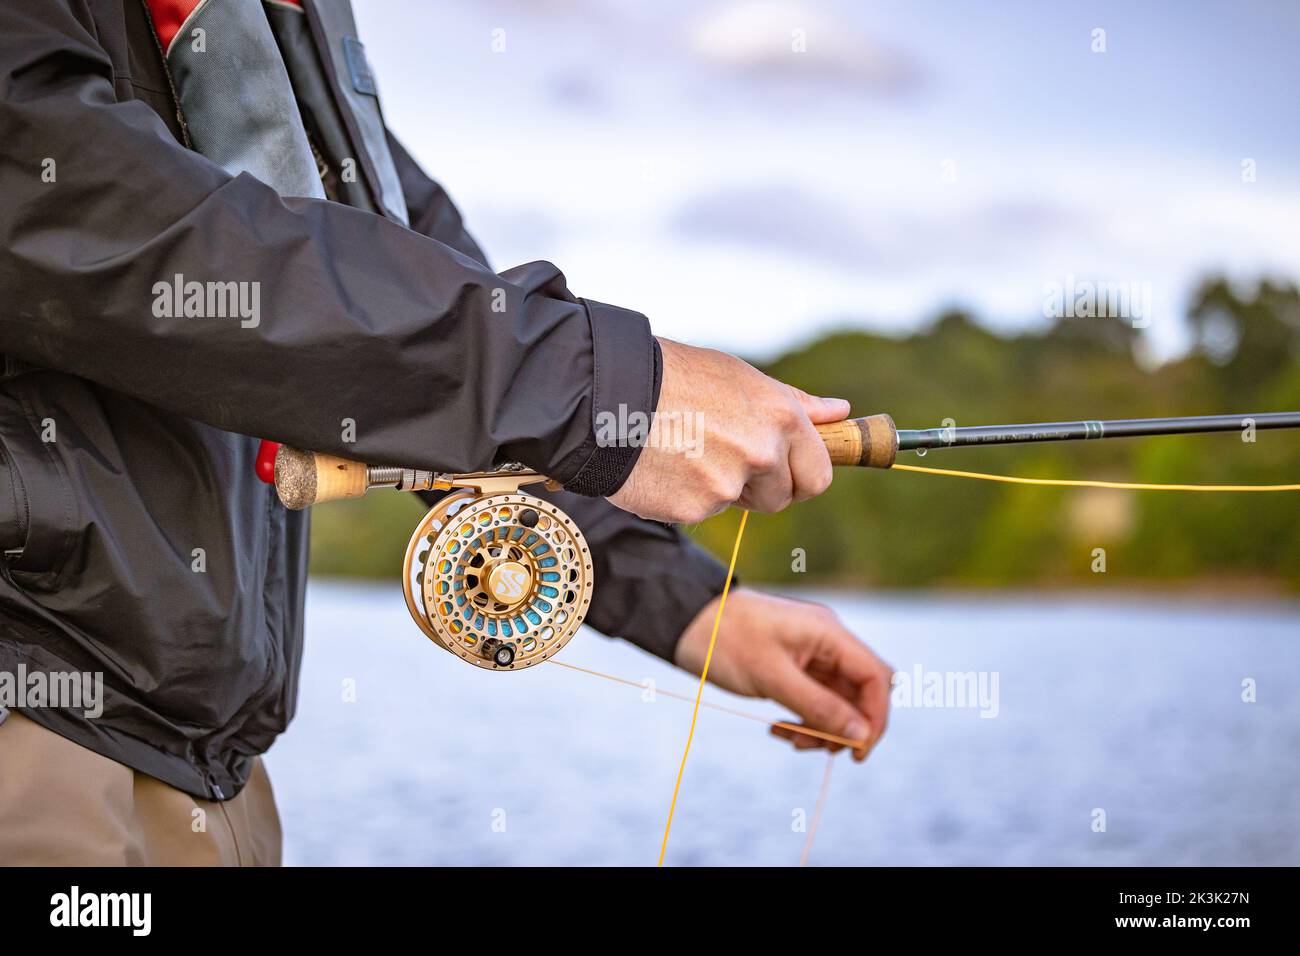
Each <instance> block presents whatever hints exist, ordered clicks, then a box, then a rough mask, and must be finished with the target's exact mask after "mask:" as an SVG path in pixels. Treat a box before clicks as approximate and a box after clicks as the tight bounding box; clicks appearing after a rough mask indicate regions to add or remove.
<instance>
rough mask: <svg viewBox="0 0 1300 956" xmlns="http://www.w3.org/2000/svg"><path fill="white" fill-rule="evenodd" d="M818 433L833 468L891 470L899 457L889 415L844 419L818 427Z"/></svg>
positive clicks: (892, 424) (895, 429)
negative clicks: (851, 467)
mask: <svg viewBox="0 0 1300 956" xmlns="http://www.w3.org/2000/svg"><path fill="white" fill-rule="evenodd" d="M817 431H818V432H819V433H820V434H821V436H822V441H824V442H825V443H826V450H827V451H828V452H830V454H831V464H832V465H849V466H853V467H862V468H891V467H893V464H894V456H895V455H896V454H898V429H897V428H895V427H894V420H893V419H892V418H890V417H889V416H888V415H868V416H867V417H866V418H847V419H845V420H844V421H842V422H832V423H831V424H829V425H818V426H817Z"/></svg>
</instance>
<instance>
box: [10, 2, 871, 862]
mask: <svg viewBox="0 0 1300 956" xmlns="http://www.w3.org/2000/svg"><path fill="white" fill-rule="evenodd" d="M575 161H580V160H579V159H576V158H575ZM0 197H2V198H0V354H3V357H4V367H3V378H2V379H0V461H2V464H0V539H2V540H0V544H2V545H3V549H4V555H5V560H4V574H3V578H2V579H0V673H3V672H6V671H7V672H10V673H16V672H19V671H22V672H25V673H41V674H46V675H66V674H93V675H96V678H97V679H98V675H102V685H103V686H102V700H101V701H99V702H98V704H97V706H96V707H95V708H93V710H92V709H87V708H84V707H74V706H70V705H69V704H68V703H67V702H66V701H62V702H60V701H52V702H48V703H47V704H46V705H44V706H40V705H33V704H31V703H30V702H29V703H28V704H27V705H26V706H25V707H22V708H20V709H12V710H10V711H8V713H7V717H6V719H5V720H4V722H3V723H0V768H2V770H0V862H4V863H96V864H121V863H178V862H180V863H190V862H199V863H202V862H212V863H275V862H278V859H279V842H280V841H279V828H278V820H277V818H276V813H275V806H274V801H273V800H272V797H271V792H270V787H269V782H268V781H267V779H266V773H265V770H264V769H263V768H262V766H261V762H260V760H259V759H258V755H259V754H261V753H263V752H265V751H266V749H267V748H268V747H269V746H270V745H271V743H272V742H273V741H274V739H275V737H276V735H277V734H279V733H280V732H281V731H282V730H283V729H284V728H285V727H286V726H287V724H288V722H289V720H290V718H291V717H292V715H293V710H294V703H295V694H296V689H297V674H298V667H299V661H300V656H301V651H302V626H303V622H302V612H303V592H304V586H305V576H306V554H307V550H306V549H307V518H306V516H304V515H302V514H297V513H289V512H287V511H285V509H283V508H282V507H281V506H280V505H279V504H278V503H277V501H276V500H275V497H274V493H273V492H272V491H271V489H270V488H269V487H267V486H266V485H264V484H262V483H260V482H259V481H258V480H257V479H256V477H255V475H254V468H253V464H254V457H255V455H256V449H257V440H256V437H249V436H257V437H264V438H268V439H274V440H279V441H285V442H289V443H292V444H293V445H296V446H298V447H302V448H309V449H312V450H315V451H321V452H328V453H332V454H337V455H343V456H346V457H350V458H360V459H364V460H366V461H369V462H372V463H378V464H402V465H409V466H414V467H420V468H430V469H435V470H439V471H471V470H476V469H482V468H486V467H490V466H491V465H492V464H493V463H494V462H498V461H519V462H523V463H525V464H527V465H529V466H531V467H533V468H535V469H537V470H538V471H540V472H543V473H545V474H547V475H549V476H551V477H552V478H554V479H556V480H557V481H559V482H560V483H561V484H563V486H564V487H565V489H566V490H565V491H564V492H561V493H558V494H557V496H556V498H557V500H558V501H559V502H560V503H561V504H562V506H563V507H564V508H565V509H566V510H567V511H569V512H570V513H571V514H572V515H573V517H574V518H575V520H576V521H577V522H578V524H579V525H580V526H581V527H582V528H583V530H584V532H585V533H586V535H587V537H588V539H589V541H590V543H591V545H592V550H593V554H594V557H595V560H596V563H597V568H596V578H597V580H598V581H599V586H598V588H597V590H596V594H595V598H594V600H593V603H592V606H591V610H590V614H589V618H588V619H589V621H590V623H591V624H592V625H593V626H594V627H596V628H597V629H598V630H601V631H603V632H605V633H607V634H612V635H618V636H622V637H625V638H627V639H628V640H631V641H633V642H634V643H636V644H638V645H639V646H641V647H643V648H645V649H647V650H649V651H651V652H653V653H656V654H658V655H660V656H662V657H665V658H667V659H669V660H673V661H675V662H676V663H677V664H679V665H680V666H682V667H684V668H686V669H688V670H692V671H695V672H697V673H698V671H699V669H700V668H701V667H702V664H703V658H704V654H705V651H706V648H707V645H708V639H709V631H710V626H711V623H712V618H713V614H714V611H715V610H716V602H717V600H718V595H719V592H720V591H721V589H722V583H723V579H724V573H723V570H722V569H721V567H720V566H719V565H718V564H717V562H715V561H714V560H713V559H711V558H708V557H707V556H705V555H704V554H703V553H702V552H700V551H699V550H698V549H696V548H695V547H694V546H693V545H692V544H690V543H689V541H688V540H687V539H686V538H685V537H684V536H683V535H682V534H681V533H680V532H679V531H677V530H676V529H673V528H670V527H668V526H666V525H664V524H660V523H658V522H680V521H686V522H691V521H698V520H700V519H701V518H703V517H705V516H707V515H709V514H712V513H715V512H717V511H719V510H721V509H722V508H725V507H727V506H729V505H731V504H740V505H742V506H744V507H747V508H753V509H756V510H760V511H775V510H779V509H781V508H783V507H785V506H786V505H787V504H789V503H791V502H792V501H797V500H800V499H803V498H807V497H809V496H812V495H815V494H818V493H820V492H821V491H823V490H824V489H825V488H826V486H827V485H828V484H829V482H830V464H829V461H828V459H827V455H826V452H825V450H824V448H823V446H822V445H821V443H820V441H819V440H818V438H817V435H816V432H815V430H814V427H813V425H814V423H817V422H827V421H835V420H839V419H841V418H843V417H844V416H845V415H847V414H848V407H847V405H846V404H845V403H844V402H842V401H838V400H833V399H820V398H814V397H810V396H808V395H805V394H803V393H802V392H799V391H797V390H795V389H792V388H790V387H788V386H786V385H783V384H781V383H779V382H776V381H774V380H772V379H770V378H767V377H766V376H764V375H762V374H761V373H759V372H757V371H756V370H754V369H753V368H751V367H749V366H748V365H745V364H744V363H743V362H740V361H739V360H737V359H735V358H732V357H730V356H727V355H724V354H721V353H718V352H713V351H708V350H704V349H696V348H691V347H689V346H686V345H681V344H678V343H673V342H668V341H658V340H656V339H655V338H654V337H653V336H652V335H651V333H650V329H649V325H648V323H647V320H646V319H645V318H644V317H643V316H641V315H639V314H637V313H635V312H630V311H627V310H624V309H620V308H616V307H614V306H609V305H604V304H601V303H596V302H590V301H586V300H582V299H578V298H576V297H575V296H574V295H573V294H572V293H570V292H569V290H568V289H567V287H566V285H565V281H564V277H563V276H562V275H561V274H560V272H559V271H558V270H557V269H556V268H555V267H554V266H551V265H549V264H548V263H542V262H535V263H530V264H527V265H524V266H520V267H518V268H515V269H511V270H508V271H506V272H503V273H501V274H499V275H498V274H495V273H493V272H492V271H491V270H490V269H489V268H488V267H487V265H486V260H485V258H484V256H483V254H482V252H481V251H480V250H479V248H478V246H477V244H476V243H475V242H474V240H473V239H472V238H471V237H470V236H469V234H468V233H466V231H465V230H464V228H463V227H462V224H461V219H460V215H459V213H458V212H457V210H456V209H455V207H454V206H453V205H452V203H451V202H450V200H449V199H448V198H447V196H446V195H445V193H444V192H443V191H442V189H441V188H440V187H439V186H438V185H437V184H435V183H434V182H433V181H431V180H430V179H428V178H427V177H426V176H425V175H424V174H423V173H422V172H421V171H420V169H419V168H418V167H417V166H416V164H415V163H414V161H413V160H412V159H411V158H410V156H408V155H407V153H406V152H405V150H403V148H402V147H401V146H400V145H399V144H398V143H397V141H396V140H395V139H394V138H393V137H392V136H391V134H390V133H389V132H388V130H387V129H386V128H385V126H384V124H383V119H382V114H381V113H380V109H379V101H378V97H377V92H376V89H375V84H374V78H373V75H372V74H371V72H370V69H369V66H368V64H367V63H366V60H365V53H364V48H363V47H362V46H361V44H360V42H359V41H358V40H357V37H356V29H355V25H354V23H353V19H352V13H351V10H350V8H349V6H348V4H347V2H346V0H304V2H302V3H298V2H296V0H295V2H282V0H281V2H268V3H265V4H264V3H261V2H259V0H206V2H202V3H200V2H198V0H143V2H142V0H42V2H40V3H23V4H6V5H4V7H3V8H0ZM652 411H658V412H659V413H661V414H662V413H665V412H669V413H683V412H684V413H689V414H690V415H691V416H695V415H696V414H697V413H699V414H701V416H702V421H703V423H704V434H703V435H702V436H701V439H702V449H703V454H702V455H700V456H684V455H681V454H675V453H674V452H673V450H672V449H671V448H664V447H659V446H658V445H657V444H656V443H654V442H651V443H650V447H640V445H641V444H642V443H639V442H637V443H629V442H622V443H613V444H611V443H608V442H601V441H598V440H597V437H596V428H595V422H596V421H597V419H598V418H599V417H600V416H601V415H602V414H603V413H612V414H620V413H621V414H623V415H627V414H629V413H637V412H640V413H649V412H652ZM638 516H639V517H638ZM710 677H711V678H712V679H713V681H714V682H715V683H717V684H719V685H720V686H723V687H727V688H729V689H731V690H735V691H737V692H740V693H743V694H751V695H756V696H767V697H771V698H773V699H774V700H777V701H779V702H781V703H782V704H784V705H786V706H787V707H789V708H791V709H792V710H794V711H795V712H796V713H797V714H799V715H800V716H801V717H802V718H803V719H804V720H805V721H806V722H807V723H808V724H809V725H812V726H816V727H818V728H821V729H823V730H827V731H831V732H834V733H837V734H841V735H844V736H847V737H850V738H852V739H855V740H858V739H860V740H864V741H865V742H866V743H865V744H864V746H863V748H862V749H860V750H859V751H857V752H856V756H857V757H858V758H859V759H861V758H863V757H865V755H866V751H867V749H869V748H870V746H871V745H873V744H874V743H875V741H876V740H877V739H878V738H879V736H880V734H881V733H882V732H883V730H884V727H885V718H886V711H887V697H888V683H889V671H888V669H887V668H886V667H885V666H884V665H883V664H882V663H881V662H880V661H879V660H878V659H877V658H876V657H875V656H874V655H873V654H872V653H871V652H870V651H868V650H867V649H866V648H865V647H863V646H862V645H861V644H860V643H858V642H857V641H856V639H854V638H853V636H852V635H850V634H849V633H848V632H847V631H846V630H845V629H844V627H843V626H842V625H840V624H839V622H838V621H837V620H836V619H835V618H834V616H833V615H832V614H831V613H830V612H828V611H826V610H825V609H823V608H819V607H816V606H813V605H808V604H804V603H800V602H794V601H788V600H783V599H780V598H775V597H769V596H765V595H762V594H759V593H757V592H753V591H749V590H746V589H743V588H742V589H740V590H738V591H737V592H736V593H735V594H734V595H733V596H732V598H731V600H730V601H729V605H728V609H727V614H726V616H725V620H724V624H723V627H722V630H721V632H720V634H719V638H718V645H717V650H716V652H715V655H714V659H713V664H712V668H711V671H710ZM51 679H53V678H51ZM95 711H100V712H98V713H96V712H95ZM787 736H790V737H791V738H792V739H793V741H794V744H795V746H797V747H813V746H817V745H818V741H816V740H815V739H813V738H810V737H807V736H800V735H797V734H788V735H787ZM200 819H201V820H203V825H202V826H198V825H197V824H196V823H195V821H196V820H200Z"/></svg>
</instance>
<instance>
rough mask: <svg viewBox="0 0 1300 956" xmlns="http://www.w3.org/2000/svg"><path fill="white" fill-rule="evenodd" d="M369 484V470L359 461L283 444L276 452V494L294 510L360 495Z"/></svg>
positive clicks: (282, 502) (286, 505) (284, 503)
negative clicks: (301, 449)
mask: <svg viewBox="0 0 1300 956" xmlns="http://www.w3.org/2000/svg"><path fill="white" fill-rule="evenodd" d="M368 487H370V480H369V469H368V468H367V467H366V466H365V465H364V464H363V463H362V462H359V461H350V460H349V459H347V458H336V457H335V456H334V455H322V454H318V453H316V452H310V451H299V450H298V449H297V448H290V447H289V446H288V445H281V446H280V449H279V451H277V452H276V453H275V493H276V494H277V495H278V496H279V498H280V503H281V504H283V505H284V506H285V507H286V508H289V509H291V510H293V511H301V510H302V509H303V508H310V507H311V506H312V505H318V504H320V503H321V502H323V501H337V500H338V499H340V498H360V497H361V496H362V495H364V494H365V493H366V489H367V488H368Z"/></svg>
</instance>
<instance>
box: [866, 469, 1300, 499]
mask: <svg viewBox="0 0 1300 956" xmlns="http://www.w3.org/2000/svg"><path fill="white" fill-rule="evenodd" d="M891 470H892V471H914V472H917V473H918V474H922V475H946V476H947V477H949V478H977V479H979V480H980V481H1000V482H1003V483H1004V484H1008V485H1042V486H1045V487H1049V488H1115V489H1118V490H1121V491H1203V492H1213V491H1222V492H1238V491H1300V484H1297V485H1159V484H1149V483H1147V482H1140V481H1092V480H1088V479H1083V478H1020V477H1017V476H1016V475H990V474H986V473H984V472H982V471H954V470H953V469H951V468H923V467H921V466H920V465H900V464H898V463H897V462H895V463H894V465H893V467H892V469H891Z"/></svg>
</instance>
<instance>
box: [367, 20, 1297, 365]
mask: <svg viewBox="0 0 1300 956" xmlns="http://www.w3.org/2000/svg"><path fill="white" fill-rule="evenodd" d="M354 7H355V11H356V15H357V20H358V26H359V32H360V35H361V39H362V40H363V41H364V43H365V45H366V49H367V53H368V56H369V59H370V62H371V65H372V67H373V69H374V70H375V73H376V74H377V77H378V80H379V86H380V94H381V98H382V101H383V104H384V110H385V115H386V118H387V121H388V124H389V126H390V127H391V128H392V129H393V130H394V132H395V133H396V135H397V136H398V138H399V139H401V140H402V141H403V142H404V143H405V145H406V146H407V147H408V148H409V149H410V150H411V152H412V153H413V154H414V155H415V156H416V158H417V159H418V160H419V161H420V162H421V164H422V165H423V166H424V168H425V169H426V171H427V172H429V174H430V175H432V176H433V177H434V178H435V179H437V180H439V181H440V182H441V183H442V184H443V185H444V186H445V187H446V188H447V189H448V191H449V192H450V193H451V195H452V196H453V197H454V198H455V199H456V201H457V203H458V205H459V206H460V207H461V209H462V211H463V213H464V215H465V218H466V222H467V225H468V226H469V228H470V231H471V232H473V233H474V235H475V236H476V238H478V239H479V241H480V242H481V243H482V244H483V246H484V248H485V249H486V250H487V252H488V255H489V257H490V258H491V261H492V264H493V266H494V267H495V268H497V269H505V268H508V267H509V266H512V265H517V264H519V263H522V262H527V261H530V260H533V259H546V260H548V261H551V262H554V263H555V264H556V265H558V266H559V267H560V268H561V269H562V270H564V272H565V274H566V276H567V277H568V279H569V284H570V288H572V289H573V291H574V292H575V293H576V294H578V295H582V296H586V297H589V298H593V299H598V300H601V301H605V302H611V303H614V304H617V305H621V306H625V307H628V308H633V309H637V310H638V311H641V312H644V313H646V314H647V315H648V316H649V317H650V320H651V323H652V325H653V327H654V329H655V331H656V333H658V334H661V335H666V336H669V337H671V338H676V339H680V340H682V341H687V342H691V343H693V344H698V345H708V346H713V347H719V348H725V349H727V350H729V351H733V352H737V353H739V354H742V355H744V356H746V357H749V358H753V359H759V360H763V359H768V358H772V357H774V356H776V355H778V354H780V353H781V352H782V351H785V350H788V349H790V348H794V347H797V346H798V345H800V344H801V343H803V342H806V341H808V340H810V339H812V338H814V337H816V336H817V335H818V334H821V333H824V332H826V331H829V330H832V329H841V328H845V327H853V328H867V329H873V330H883V331H890V332H903V331H907V330H910V329H915V328H918V327H920V326H923V325H924V324H925V323H927V322H928V321H930V320H932V319H933V318H934V317H935V315H937V314H938V313H939V312H941V311H942V310H944V309H946V308H951V307H959V308H965V309H968V310H969V311H971V312H972V313H973V314H975V315H976V316H978V317H979V318H980V319H981V321H984V322H985V323H987V324H989V325H991V326H993V327H995V328H998V329H1002V330H1010V329H1021V328H1032V327H1035V326H1040V325H1042V324H1044V323H1045V322H1047V321H1048V320H1047V318H1046V317H1045V309H1044V299H1045V296H1046V295H1047V293H1048V291H1049V289H1050V287H1051V285H1052V284H1053V283H1056V284H1065V283H1067V282H1069V281H1071V278H1072V279H1073V281H1074V283H1075V284H1076V286H1077V285H1078V284H1080V283H1084V282H1094V283H1115V284H1122V285H1124V286H1125V287H1127V288H1134V287H1135V286H1134V284H1141V285H1142V287H1143V288H1145V289H1147V290H1149V294H1150V301H1151V308H1150V315H1149V316H1146V317H1143V319H1142V322H1141V324H1143V325H1145V326H1146V328H1145V334H1146V335H1147V336H1148V341H1149V343H1150V347H1149V352H1150V355H1152V356H1153V357H1155V358H1166V357H1169V356H1172V355H1176V354H1178V352H1179V351H1180V350H1182V349H1183V348H1185V347H1186V334H1185V326H1184V322H1183V315H1184V314H1185V307H1186V302H1187V299H1188V297H1189V294H1190V292H1191V291H1192V289H1193V288H1194V286H1195V283H1196V282H1197V280H1198V279H1199V278H1201V277H1202V276H1205V275H1207V274H1212V273H1224V274H1227V275H1228V276H1230V277H1232V278H1233V279H1235V280H1237V281H1240V282H1242V283H1243V284H1248V283H1251V282H1254V281H1256V280H1258V279H1259V278H1261V277H1264V276H1270V277H1274V278H1280V279H1285V280H1290V281H1296V280H1297V279H1298V278H1300V230H1297V228H1296V223H1297V222H1300V160H1298V159H1297V157H1298V156H1300V153H1298V152H1297V147H1300V129H1298V128H1297V127H1298V124H1297V121H1296V116H1297V110H1296V108H1295V105H1294V100H1295V97H1296V91H1297V90H1300V62H1298V60H1300V57H1298V56H1297V53H1296V49H1297V47H1298V46H1300V44H1298V42H1297V41H1300V4H1298V3H1290V2H1251V0H1242V2H1216V3H1210V2H1143V3H1108V2H1089V3H1029V2H1023V3H1022V2H988V3H978V4H977V3H970V2H958V0H931V2H923V0H884V2H832V0H817V2H794V0H721V2H701V0H694V2H691V0H656V2H654V3H644V2H641V3H638V2H632V0H473V2H470V0H356V2H355V3H354ZM1097 31H1104V33H1098V32H1097ZM1247 169H1248V170H1250V171H1252V172H1253V175H1250V176H1247V175H1243V173H1244V170H1247ZM1092 321H1102V320H1092Z"/></svg>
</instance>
